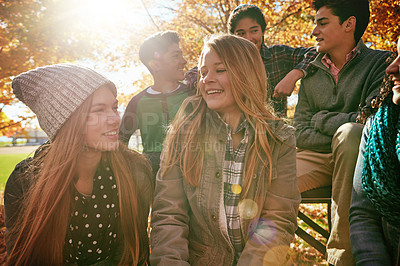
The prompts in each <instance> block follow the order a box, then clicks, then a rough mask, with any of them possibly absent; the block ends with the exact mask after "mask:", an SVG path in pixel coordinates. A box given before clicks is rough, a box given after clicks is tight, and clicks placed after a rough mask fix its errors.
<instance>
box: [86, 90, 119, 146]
mask: <svg viewBox="0 0 400 266" xmlns="http://www.w3.org/2000/svg"><path fill="white" fill-rule="evenodd" d="M117 108H118V101H117V99H116V98H115V96H114V94H113V93H112V92H111V90H110V89H109V88H108V87H106V86H103V87H100V88H99V89H98V90H97V91H95V92H94V93H93V99H92V105H91V106H90V110H89V114H88V117H87V121H86V127H85V143H86V145H87V146H88V147H89V148H92V149H95V150H98V151H113V150H116V149H117V148H118V128H119V124H120V122H121V118H120V117H119V114H118V111H117Z"/></svg>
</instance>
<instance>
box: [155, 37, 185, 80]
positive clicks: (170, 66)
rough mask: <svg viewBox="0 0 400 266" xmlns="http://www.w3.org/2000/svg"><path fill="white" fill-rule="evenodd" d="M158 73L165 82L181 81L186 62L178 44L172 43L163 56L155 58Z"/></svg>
mask: <svg viewBox="0 0 400 266" xmlns="http://www.w3.org/2000/svg"><path fill="white" fill-rule="evenodd" d="M155 60H156V64H157V68H158V73H159V74H161V75H162V76H163V77H164V79H166V80H172V81H176V80H183V79H184V75H185V66H186V63H187V61H186V60H185V58H183V55H182V50H181V49H180V48H179V44H178V43H172V44H171V46H170V47H169V48H168V51H167V52H166V53H165V54H161V55H160V58H156V59H155Z"/></svg>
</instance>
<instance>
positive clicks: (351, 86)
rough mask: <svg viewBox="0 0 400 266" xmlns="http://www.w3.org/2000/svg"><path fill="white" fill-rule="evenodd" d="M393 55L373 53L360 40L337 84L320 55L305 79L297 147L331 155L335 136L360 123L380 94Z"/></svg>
mask: <svg viewBox="0 0 400 266" xmlns="http://www.w3.org/2000/svg"><path fill="white" fill-rule="evenodd" d="M390 53H391V52H389V51H383V50H372V49H369V48H367V47H366V46H365V44H364V43H363V42H362V40H360V41H359V42H358V44H357V46H356V49H355V55H354V57H353V58H352V59H351V60H350V61H349V62H347V63H346V64H345V65H344V67H343V68H342V69H341V70H340V72H339V77H338V80H337V82H336V81H335V79H334V78H333V76H332V74H331V72H330V70H329V69H328V68H327V67H326V66H325V65H324V64H323V63H322V62H321V59H322V57H323V56H324V54H319V55H318V56H317V58H316V59H315V60H314V62H313V63H312V67H313V70H315V71H314V72H312V71H311V72H312V73H309V74H308V75H307V77H306V78H304V79H302V82H301V86H300V90H299V101H298V103H297V106H296V112H295V114H294V127H295V128H296V140H297V147H299V148H302V149H307V150H315V151H320V152H330V151H331V142H332V136H333V135H334V134H335V132H336V130H337V129H338V128H339V127H340V126H341V125H343V124H345V123H348V122H356V118H357V114H358V111H359V106H360V107H362V106H364V105H365V104H366V103H370V102H371V98H372V96H374V95H376V94H378V93H379V89H378V88H379V86H380V85H381V84H382V80H383V77H384V75H385V69H386V67H387V63H386V62H385V61H386V58H387V57H388V56H389V55H390Z"/></svg>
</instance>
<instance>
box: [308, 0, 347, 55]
mask: <svg viewBox="0 0 400 266" xmlns="http://www.w3.org/2000/svg"><path fill="white" fill-rule="evenodd" d="M315 23H316V26H315V27H314V30H313V31H312V35H313V36H315V37H316V39H317V45H316V47H317V51H318V52H320V53H327V54H332V53H333V51H334V50H338V49H340V47H341V46H342V45H343V38H344V37H345V32H346V29H345V24H346V23H345V22H344V23H342V24H340V20H339V17H338V16H335V15H333V14H332V12H331V10H330V9H329V8H327V7H325V6H324V7H321V8H320V9H319V10H318V11H317V15H316V16H315Z"/></svg>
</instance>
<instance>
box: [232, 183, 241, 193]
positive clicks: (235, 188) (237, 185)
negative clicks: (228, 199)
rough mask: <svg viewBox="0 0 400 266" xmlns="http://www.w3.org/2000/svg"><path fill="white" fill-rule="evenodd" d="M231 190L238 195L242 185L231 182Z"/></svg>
mask: <svg viewBox="0 0 400 266" xmlns="http://www.w3.org/2000/svg"><path fill="white" fill-rule="evenodd" d="M231 190H232V193H233V194H236V195H238V194H240V192H242V186H240V185H239V184H233V185H232V186H231Z"/></svg>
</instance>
